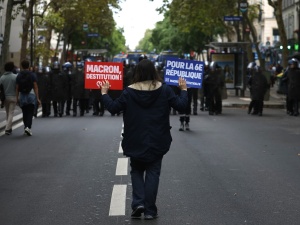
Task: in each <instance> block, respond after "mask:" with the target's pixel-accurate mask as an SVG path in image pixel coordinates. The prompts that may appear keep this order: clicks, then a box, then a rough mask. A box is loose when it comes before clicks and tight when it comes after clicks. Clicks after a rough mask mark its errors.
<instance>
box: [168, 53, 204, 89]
mask: <svg viewBox="0 0 300 225" xmlns="http://www.w3.org/2000/svg"><path fill="white" fill-rule="evenodd" d="M203 73H204V62H201V61H193V60H185V59H175V58H167V60H166V69H165V72H164V79H165V82H166V84H168V85H175V86H178V78H179V77H182V78H184V79H185V80H186V84H187V87H189V88H191V87H192V88H201V87H202V79H203Z"/></svg>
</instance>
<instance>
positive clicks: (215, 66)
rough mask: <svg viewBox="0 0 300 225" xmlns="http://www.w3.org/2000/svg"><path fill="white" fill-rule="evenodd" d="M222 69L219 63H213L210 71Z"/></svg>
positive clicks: (210, 65)
mask: <svg viewBox="0 0 300 225" xmlns="http://www.w3.org/2000/svg"><path fill="white" fill-rule="evenodd" d="M220 68H221V67H220V66H219V65H218V63H217V62H214V61H212V62H211V63H210V64H209V69H210V70H211V71H215V70H217V69H220Z"/></svg>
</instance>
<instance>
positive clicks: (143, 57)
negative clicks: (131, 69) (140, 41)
mask: <svg viewBox="0 0 300 225" xmlns="http://www.w3.org/2000/svg"><path fill="white" fill-rule="evenodd" d="M143 59H147V56H146V55H144V54H142V55H140V57H139V62H140V61H142V60H143Z"/></svg>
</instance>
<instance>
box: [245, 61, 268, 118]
mask: <svg viewBox="0 0 300 225" xmlns="http://www.w3.org/2000/svg"><path fill="white" fill-rule="evenodd" d="M247 69H248V72H249V74H250V77H249V80H248V84H247V85H248V87H249V89H250V96H251V102H250V104H249V107H248V114H250V113H251V111H252V108H253V112H252V115H259V116H262V112H263V106H264V96H265V93H266V91H267V89H268V81H267V78H266V77H265V76H264V75H263V73H262V71H261V69H260V67H259V66H257V65H256V63H255V62H251V63H249V64H248V66H247Z"/></svg>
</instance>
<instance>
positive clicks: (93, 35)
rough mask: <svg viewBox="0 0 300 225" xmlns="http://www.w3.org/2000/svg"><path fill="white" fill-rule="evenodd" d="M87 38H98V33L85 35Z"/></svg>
mask: <svg viewBox="0 0 300 225" xmlns="http://www.w3.org/2000/svg"><path fill="white" fill-rule="evenodd" d="M87 36H88V37H99V34H98V33H89V34H87Z"/></svg>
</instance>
